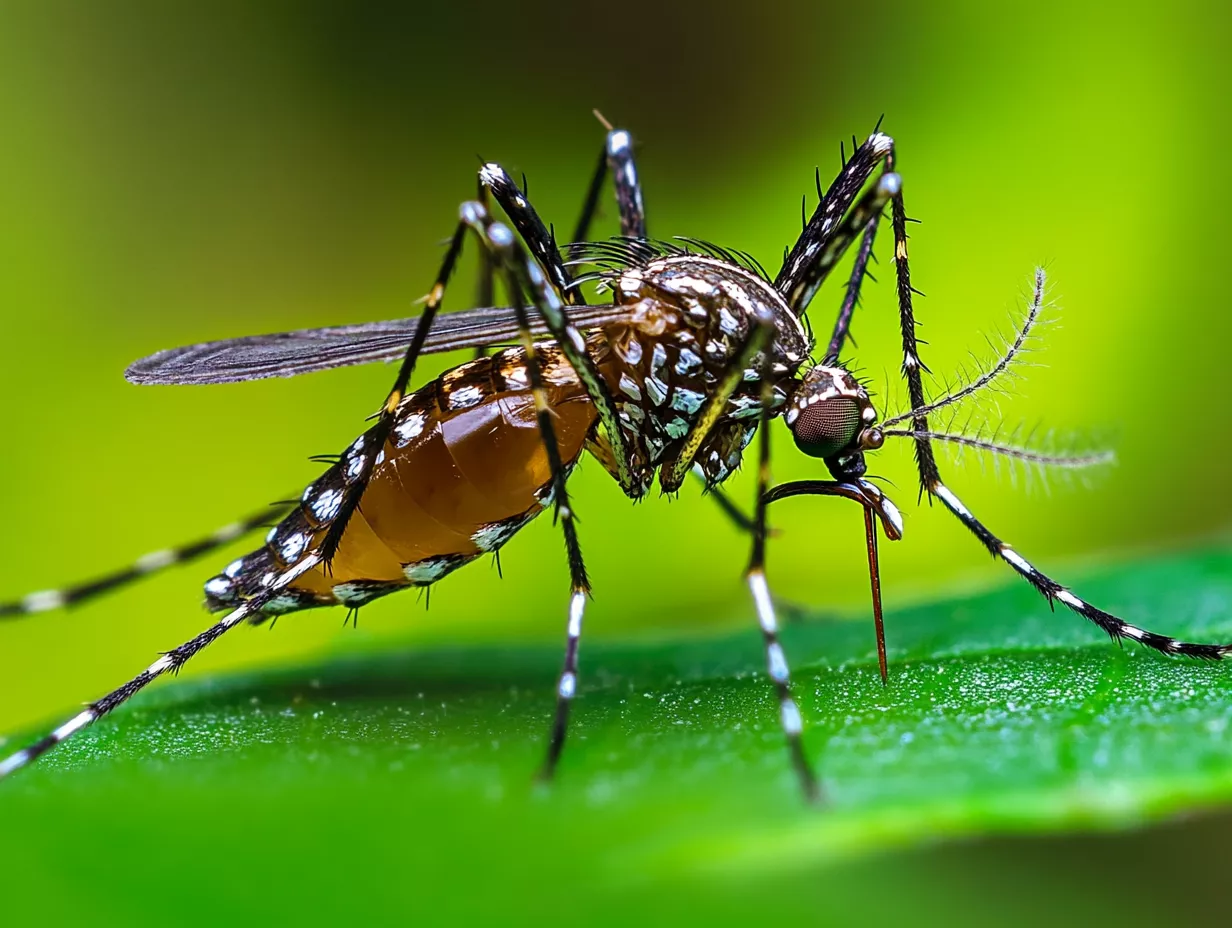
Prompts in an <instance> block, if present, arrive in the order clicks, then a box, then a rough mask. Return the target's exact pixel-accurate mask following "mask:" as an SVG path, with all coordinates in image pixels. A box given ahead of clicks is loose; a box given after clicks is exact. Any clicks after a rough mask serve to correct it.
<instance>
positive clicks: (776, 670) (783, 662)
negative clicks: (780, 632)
mask: <svg viewBox="0 0 1232 928" xmlns="http://www.w3.org/2000/svg"><path fill="white" fill-rule="evenodd" d="M766 662H767V664H768V665H769V667H770V679H771V680H773V681H774V682H775V683H786V682H787V679H788V676H789V674H788V671H787V658H786V656H785V655H784V654H783V646H782V645H780V644H779V643H778V642H777V641H772V642H770V644H769V646H767V648H766Z"/></svg>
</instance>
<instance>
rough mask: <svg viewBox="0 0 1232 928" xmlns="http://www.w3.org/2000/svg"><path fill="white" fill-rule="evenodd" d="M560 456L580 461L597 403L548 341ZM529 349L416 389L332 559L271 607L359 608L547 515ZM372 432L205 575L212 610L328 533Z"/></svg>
mask: <svg viewBox="0 0 1232 928" xmlns="http://www.w3.org/2000/svg"><path fill="white" fill-rule="evenodd" d="M541 359H542V363H543V365H544V381H545V386H546V390H547V394H548V402H549V404H550V406H551V408H552V410H553V412H554V418H553V423H554V425H555V428H556V435H557V442H558V445H559V448H560V456H561V460H562V461H563V462H564V463H565V465H566V467H568V468H571V467H572V466H573V464H575V463H576V461H577V459H578V456H579V455H580V454H581V452H582V448H583V444H584V442H585V440H586V437H587V435H588V434H589V433H590V432H591V430H592V428H593V426H594V424H595V420H596V411H595V407H594V405H593V404H592V403H591V402H590V399H589V398H588V397H587V395H586V393H585V391H584V390H583V389H582V387H581V385H580V384H579V383H578V382H577V379H576V377H575V376H574V375H573V372H572V370H571V369H570V368H569V367H568V364H567V362H565V361H564V360H563V358H561V357H559V356H558V354H557V352H556V351H555V350H554V349H551V348H541ZM524 362H525V356H524V354H523V352H522V350H521V349H506V350H504V351H501V352H499V353H497V354H496V355H494V356H492V357H491V358H483V359H480V360H478V361H473V362H471V363H469V364H464V365H462V366H461V367H458V368H454V369H453V370H451V371H449V372H447V373H446V374H444V375H443V376H442V377H440V378H439V379H438V380H436V381H433V382H432V383H430V384H428V385H427V386H425V387H423V388H422V389H420V390H418V391H416V392H415V393H413V394H411V395H410V396H408V397H407V398H406V399H405V400H404V401H403V402H402V404H401V405H400V406H399V408H398V416H397V420H396V422H395V425H394V428H393V430H392V432H391V434H390V437H389V439H388V440H387V441H386V443H385V446H384V448H383V451H382V454H381V455H380V456H378V459H377V465H376V467H375V468H374V470H373V473H372V477H371V479H370V480H369V483H368V487H367V489H366V490H365V492H364V495H363V497H362V499H361V501H360V507H359V509H358V510H357V511H355V512H354V513H353V514H352V516H351V518H350V520H349V521H348V522H347V525H346V530H345V532H344V534H343V536H342V541H341V543H340V545H339V547H338V551H337V553H336V555H335V557H334V559H333V561H332V562H331V563H330V564H329V566H328V568H326V567H324V566H321V567H317V568H315V569H313V570H311V571H309V572H307V573H305V574H304V575H303V576H302V577H300V578H298V579H297V580H296V581H295V582H294V583H293V584H292V585H291V586H289V587H287V589H285V590H284V591H282V592H281V593H280V594H279V595H278V596H277V597H275V598H274V599H273V600H271V602H270V603H268V604H267V605H266V607H265V609H264V610H263V611H264V612H265V613H266V614H277V613H284V612H291V611H295V610H297V609H303V608H307V607H310V606H322V605H333V604H336V603H341V604H344V605H349V606H358V605H362V604H363V603H366V602H368V601H370V600H372V599H374V598H376V597H378V596H381V595H384V594H386V593H390V592H393V591H394V590H397V589H401V588H403V587H407V586H425V585H427V584H430V583H432V582H434V581H435V580H438V579H440V578H441V577H443V576H444V575H445V574H447V573H449V572H450V571H452V570H454V569H456V568H458V567H460V566H461V565H463V564H465V563H467V562H468V561H470V560H473V559H474V558H476V557H478V556H479V555H480V554H483V553H485V552H490V551H495V550H497V549H498V548H499V547H500V546H501V545H502V544H504V543H505V542H506V541H508V540H509V538H511V537H512V536H513V535H514V533H516V532H517V531H518V529H520V528H522V526H524V525H525V524H526V523H528V522H529V521H530V520H531V519H533V518H534V517H535V516H536V515H538V514H539V513H540V512H541V511H542V510H543V507H544V503H545V501H546V499H547V497H548V494H549V491H550V489H551V471H550V467H549V464H548V456H547V451H546V449H545V448H544V446H543V441H542V439H541V438H540V434H539V427H538V423H537V421H536V416H535V408H534V398H533V396H532V394H531V392H530V390H529V388H528V385H527V378H526V367H525V363H524ZM371 436H372V432H371V431H370V432H369V433H367V434H366V435H365V436H363V437H361V438H360V439H359V440H358V441H357V442H356V444H355V445H353V446H352V447H351V449H349V450H348V451H347V453H345V454H343V455H342V457H341V459H340V460H339V462H338V463H337V464H335V465H334V466H333V467H332V468H330V470H329V471H328V472H326V473H325V474H324V475H323V476H322V477H321V479H319V480H317V481H316V483H314V484H313V485H312V486H311V487H309V488H308V490H307V491H306V492H305V494H304V498H303V501H302V502H301V503H300V505H299V507H298V508H297V509H296V511H295V512H293V513H292V514H291V515H289V516H288V517H287V518H286V519H284V520H283V521H282V522H281V523H280V524H279V525H278V526H277V527H276V528H275V529H274V530H273V531H271V532H270V534H269V536H268V537H267V540H266V544H265V546H264V547H263V548H261V549H259V550H258V551H256V552H254V553H253V554H251V555H248V556H247V557H244V558H241V559H240V560H238V561H235V562H233V563H232V564H231V565H230V566H229V567H228V568H227V570H226V571H224V572H223V573H222V574H220V575H218V576H217V577H214V578H213V579H212V580H210V581H209V582H208V583H207V584H206V588H205V589H206V598H207V605H208V606H209V607H210V608H211V609H216V610H221V609H227V608H232V607H234V606H235V605H237V604H238V603H239V602H240V601H242V600H244V599H248V598H251V597H253V596H255V595H257V594H259V593H260V592H261V591H262V589H264V587H265V585H267V584H268V583H269V582H270V581H271V580H272V579H273V577H274V576H277V574H278V573H279V572H281V571H282V570H285V569H286V567H288V566H289V565H291V564H293V563H295V562H296V560H298V559H299V558H300V557H301V556H302V554H304V553H306V552H307V551H308V550H310V549H311V548H312V547H314V546H316V545H317V544H319V543H320V541H321V539H322V538H323V537H324V534H325V532H326V531H327V530H328V528H329V525H330V524H331V522H332V520H333V518H334V517H335V516H336V515H337V514H338V510H339V508H340V505H341V501H342V495H343V490H344V488H345V486H346V485H347V481H348V479H353V476H354V472H352V473H351V474H350V476H348V470H349V469H350V468H351V467H352V466H353V462H355V461H357V460H358V458H359V455H358V449H360V448H362V447H363V444H362V443H363V442H364V441H365V440H373V439H372V437H371Z"/></svg>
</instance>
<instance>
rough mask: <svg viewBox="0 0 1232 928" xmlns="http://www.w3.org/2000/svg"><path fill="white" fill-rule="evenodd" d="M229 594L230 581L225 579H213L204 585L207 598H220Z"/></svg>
mask: <svg viewBox="0 0 1232 928" xmlns="http://www.w3.org/2000/svg"><path fill="white" fill-rule="evenodd" d="M230 592H231V581H230V580H228V579H227V578H226V577H215V578H214V579H212V580H210V581H209V582H208V583H206V585H205V594H206V595H207V596H214V597H222V596H226V595H227V594H228V593H230Z"/></svg>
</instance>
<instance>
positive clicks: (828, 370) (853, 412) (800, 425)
mask: <svg viewBox="0 0 1232 928" xmlns="http://www.w3.org/2000/svg"><path fill="white" fill-rule="evenodd" d="M783 418H784V421H786V423H787V427H788V428H790V429H791V436H792V438H793V439H795V442H796V447H797V448H799V449H800V450H801V451H803V452H804V453H805V454H807V455H809V456H810V457H815V458H822V459H823V460H824V461H825V462H826V466H827V467H829V469H830V472H831V473H832V474H834V476H835V477H836V478H838V479H840V480H842V479H851V478H855V477H860V476H862V475H863V474H864V452H865V451H870V450H874V449H876V448H880V447H881V444H882V442H883V441H884V440H885V439H884V436H883V435H882V434H881V431H880V430H879V429H877V428H876V427H875V426H874V423H875V422H876V421H877V410H876V409H874V408H873V404H872V401H871V400H869V398H868V391H866V390H865V389H864V387H863V386H861V384H860V382H859V381H858V380H856V379H855V377H853V376H852V375H851V373H850V372H849V371H847V370H845V369H844V368H841V367H830V366H828V365H825V364H818V365H817V366H816V367H814V368H812V369H811V370H810V371H809V372H808V373H807V374H805V376H804V378H803V379H802V380H801V381H800V383H799V386H797V387H796V390H795V392H794V393H793V394H792V395H791V398H790V399H789V400H788V404H787V411H786V413H784V415H783Z"/></svg>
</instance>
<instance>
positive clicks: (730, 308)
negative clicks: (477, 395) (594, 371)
mask: <svg viewBox="0 0 1232 928" xmlns="http://www.w3.org/2000/svg"><path fill="white" fill-rule="evenodd" d="M610 247H616V248H620V249H622V250H621V252H620V256H621V257H622V258H627V259H628V261H627V263H625V266H624V267H622V268H621V269H620V270H619V271H618V272H617V273H615V274H613V275H612V277H611V278H610V284H611V287H612V293H613V298H614V301H615V302H617V303H620V304H623V305H625V306H627V307H629V308H630V310H631V314H630V318H629V321H628V322H627V323H623V324H619V325H612V326H607V327H605V329H604V335H605V337H606V339H607V341H608V344H609V345H610V348H611V355H610V357H609V359H608V360H607V361H606V362H605V364H604V373H605V375H606V376H607V377H608V379H609V382H610V383H611V384H612V393H613V397H614V399H615V402H616V407H617V412H618V416H619V418H620V421H621V427H622V429H623V430H624V431H625V433H626V440H627V442H628V445H629V446H630V447H631V448H632V449H633V450H634V451H635V452H636V453H637V456H638V458H639V461H644V462H646V465H647V466H646V467H645V468H643V469H642V470H643V473H645V475H646V476H647V478H648V477H649V471H650V469H653V468H656V467H658V468H660V471H659V484H660V487H661V489H663V490H664V491H665V492H675V491H676V490H677V489H679V481H680V480H681V479H682V478H681V476H680V474H679V473H673V474H672V475H670V476H669V475H668V473H667V471H665V470H663V469H662V468H663V466H664V465H667V468H668V469H670V468H671V466H672V464H673V462H674V461H675V460H676V459H675V457H674V456H675V455H676V454H677V453H678V452H679V451H680V448H681V445H682V442H683V441H684V439H685V438H686V436H687V435H688V434H689V432H690V430H691V429H692V427H693V425H694V423H695V422H696V421H697V418H698V416H699V415H700V414H701V410H702V408H703V407H704V405H705V403H706V400H707V398H708V397H709V396H710V395H711V394H712V393H713V392H714V390H715V389H716V387H717V385H718V384H719V383H720V382H721V381H722V379H723V378H724V377H725V376H727V375H728V372H729V368H730V366H731V364H732V362H733V361H735V360H736V359H737V358H738V357H739V356H740V352H741V350H742V346H744V345H745V344H746V343H747V341H748V339H749V337H750V336H751V333H752V332H753V331H754V330H755V328H756V326H757V325H758V324H759V320H762V319H772V320H773V322H774V336H773V339H772V340H771V343H770V345H769V348H768V354H769V357H768V358H766V357H763V356H762V355H761V354H756V355H754V356H753V357H752V358H751V359H750V360H749V361H748V362H747V363H746V367H745V370H744V376H743V379H742V381H741V382H740V383H739V384H738V385H737V387H736V389H735V391H734V393H733V394H732V395H731V397H730V399H729V402H728V406H727V414H726V415H725V416H724V418H723V419H721V420H720V421H719V422H718V423H716V424H715V425H714V426H713V427H712V428H711V429H710V430H709V434H708V435H707V436H706V438H705V439H704V440H703V442H702V444H701V445H700V447H698V448H697V449H696V454H695V455H694V462H695V464H696V467H697V468H698V470H699V472H700V474H701V475H702V477H703V478H704V479H705V480H706V481H707V482H708V483H710V484H712V485H713V484H716V483H721V482H722V481H723V480H725V479H726V478H727V477H728V476H729V475H730V474H731V473H732V472H734V471H735V470H736V468H737V467H739V465H740V461H741V455H742V453H743V451H744V448H745V446H746V445H747V444H748V442H749V440H750V439H751V438H752V436H753V433H754V431H755V430H756V429H757V426H758V420H759V416H760V412H761V402H762V397H761V386H760V381H761V376H762V371H763V370H766V369H768V371H769V374H770V380H771V384H770V386H771V391H770V407H771V414H772V415H778V414H779V412H780V411H781V410H782V409H784V408H786V404H787V398H788V394H789V392H790V390H791V389H792V388H793V387H794V386H795V383H796V376H797V373H798V371H799V369H800V365H801V364H802V363H803V362H804V361H805V359H806V358H807V357H808V351H809V347H810V346H809V341H808V337H807V335H806V333H805V331H804V328H803V326H802V325H801V323H800V320H799V319H798V318H796V316H795V315H794V314H793V313H792V312H791V310H790V308H789V307H788V306H787V304H786V303H785V302H784V301H783V298H782V296H781V295H780V294H779V293H778V291H776V290H775V289H774V286H773V285H772V284H771V283H770V282H769V281H768V280H766V279H765V278H763V277H762V276H760V274H758V273H757V272H756V271H754V270H751V269H749V268H747V267H743V266H740V265H738V264H735V263H733V261H728V260H722V259H719V258H714V257H710V256H707V255H698V254H691V253H689V254H684V253H671V254H668V255H657V256H656V255H642V254H640V253H639V252H638V249H640V248H642V247H646V248H649V247H651V246H649V245H646V246H643V245H642V244H641V243H624V244H621V245H617V246H610ZM626 251H627V252H628V253H627V254H626ZM767 362H768V363H767ZM686 472H687V471H686Z"/></svg>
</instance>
